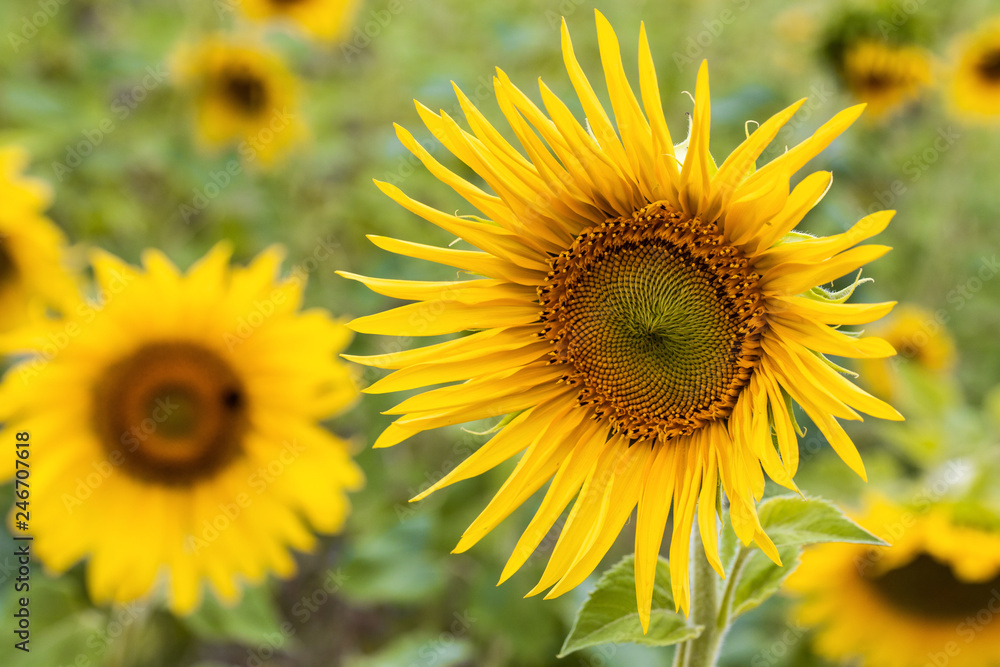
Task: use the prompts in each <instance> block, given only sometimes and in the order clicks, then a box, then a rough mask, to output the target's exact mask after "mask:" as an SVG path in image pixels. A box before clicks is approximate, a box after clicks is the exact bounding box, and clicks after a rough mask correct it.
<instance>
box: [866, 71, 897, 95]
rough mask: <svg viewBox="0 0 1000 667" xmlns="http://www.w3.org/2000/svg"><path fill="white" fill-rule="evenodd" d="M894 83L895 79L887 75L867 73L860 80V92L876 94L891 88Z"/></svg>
mask: <svg viewBox="0 0 1000 667" xmlns="http://www.w3.org/2000/svg"><path fill="white" fill-rule="evenodd" d="M896 83H897V81H896V79H894V78H893V77H891V76H889V75H887V74H884V73H882V72H869V73H868V74H866V75H865V76H864V77H862V78H861V81H860V84H861V85H860V87H861V89H862V90H867V91H871V92H873V93H877V92H881V91H883V90H886V89H887V88H890V87H892V86H893V85H894V84H896Z"/></svg>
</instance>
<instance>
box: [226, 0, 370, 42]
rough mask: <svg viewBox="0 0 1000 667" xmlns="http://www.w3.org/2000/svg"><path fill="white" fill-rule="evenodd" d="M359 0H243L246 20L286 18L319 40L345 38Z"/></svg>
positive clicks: (242, 4)
mask: <svg viewBox="0 0 1000 667" xmlns="http://www.w3.org/2000/svg"><path fill="white" fill-rule="evenodd" d="M360 4H361V3H360V0H243V2H242V3H241V6H242V8H243V12H244V14H246V16H247V18H250V19H252V20H255V21H271V20H275V19H286V20H288V21H291V22H292V23H294V24H295V25H296V26H298V28H299V29H300V30H302V31H303V32H304V33H306V34H307V35H310V36H312V37H314V38H315V39H318V40H323V41H332V40H335V39H338V38H341V37H343V36H344V34H345V33H346V32H347V31H348V30H349V29H350V27H351V22H352V21H353V20H354V16H355V15H356V14H357V11H358V7H359V5H360Z"/></svg>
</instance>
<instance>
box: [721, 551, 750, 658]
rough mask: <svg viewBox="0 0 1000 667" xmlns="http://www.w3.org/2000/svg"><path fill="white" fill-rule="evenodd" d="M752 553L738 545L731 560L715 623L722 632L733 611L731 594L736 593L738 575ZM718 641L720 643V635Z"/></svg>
mask: <svg viewBox="0 0 1000 667" xmlns="http://www.w3.org/2000/svg"><path fill="white" fill-rule="evenodd" d="M752 553H753V552H752V551H751V550H750V549H748V548H747V547H740V550H739V553H738V554H737V555H736V560H735V561H733V566H732V568H730V570H729V575H728V577H727V578H726V590H725V592H724V593H723V595H722V604H721V605H719V620H718V623H717V624H716V627H718V628H719V631H720V632H721V633H723V634H725V632H726V630H727V629H728V628H729V617H730V615H731V614H732V613H733V596H734V595H735V594H736V584H737V583H738V582H739V580H740V576H741V575H742V574H743V567H744V566H745V565H746V564H747V561H748V560H749V559H750V555H751V554H752ZM719 643H720V644H721V643H722V637H721V636H720V638H719Z"/></svg>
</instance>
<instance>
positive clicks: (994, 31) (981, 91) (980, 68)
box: [951, 18, 1000, 121]
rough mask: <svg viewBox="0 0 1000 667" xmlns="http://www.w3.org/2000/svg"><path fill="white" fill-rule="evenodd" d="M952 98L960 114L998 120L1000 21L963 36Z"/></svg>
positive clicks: (952, 79) (955, 67) (958, 53)
mask: <svg viewBox="0 0 1000 667" xmlns="http://www.w3.org/2000/svg"><path fill="white" fill-rule="evenodd" d="M955 60H956V62H955V65H954V69H953V72H952V77H951V99H952V103H953V104H954V106H955V108H956V109H958V111H959V112H961V113H965V114H967V115H970V116H973V117H977V118H981V119H990V120H993V121H996V120H1000V18H996V19H993V20H992V21H989V22H988V23H986V25H985V26H984V27H983V28H982V29H980V30H978V31H977V32H974V33H972V34H969V35H966V36H965V37H964V38H963V39H962V40H961V41H960V44H959V46H958V48H957V57H956V59H955Z"/></svg>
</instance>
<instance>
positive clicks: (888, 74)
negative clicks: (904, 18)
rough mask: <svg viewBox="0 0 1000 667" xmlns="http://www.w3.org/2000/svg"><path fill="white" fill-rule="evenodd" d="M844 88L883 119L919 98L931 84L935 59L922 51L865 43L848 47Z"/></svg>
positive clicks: (871, 112) (871, 42)
mask: <svg viewBox="0 0 1000 667" xmlns="http://www.w3.org/2000/svg"><path fill="white" fill-rule="evenodd" d="M842 77H843V79H844V85H845V86H846V87H847V89H848V90H849V91H850V92H851V94H852V95H853V96H854V97H855V98H857V99H858V100H860V101H862V102H867V103H868V112H869V114H870V116H871V117H872V118H880V117H882V116H886V115H889V114H891V113H893V112H894V111H896V110H898V109H900V108H901V107H903V106H904V105H906V104H907V103H908V102H911V101H912V100H914V99H916V98H917V97H918V96H919V95H920V93H921V92H923V91H924V90H925V89H926V88H927V87H928V86H929V85H930V83H931V59H930V56H929V55H928V54H927V52H926V51H924V50H923V49H921V48H918V47H915V46H896V45H892V44H887V43H885V42H883V41H880V40H863V41H859V42H858V43H856V44H852V45H851V46H849V47H847V49H846V50H845V52H844V62H843V69H842Z"/></svg>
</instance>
